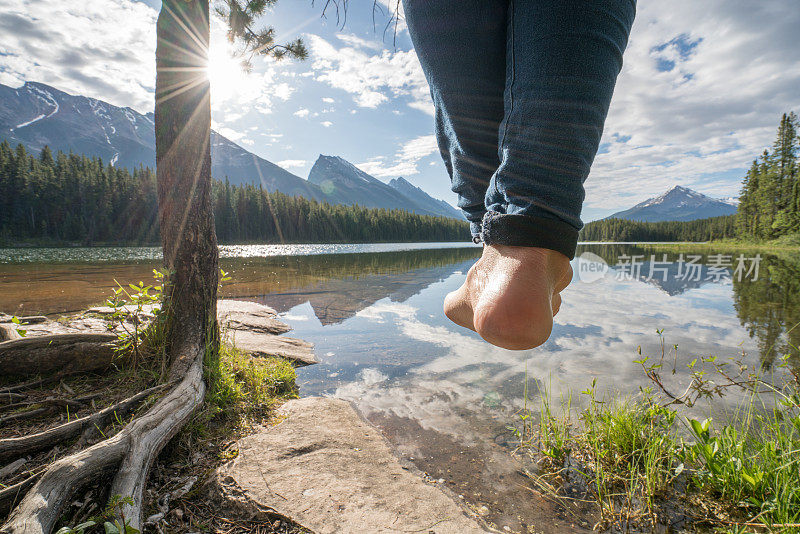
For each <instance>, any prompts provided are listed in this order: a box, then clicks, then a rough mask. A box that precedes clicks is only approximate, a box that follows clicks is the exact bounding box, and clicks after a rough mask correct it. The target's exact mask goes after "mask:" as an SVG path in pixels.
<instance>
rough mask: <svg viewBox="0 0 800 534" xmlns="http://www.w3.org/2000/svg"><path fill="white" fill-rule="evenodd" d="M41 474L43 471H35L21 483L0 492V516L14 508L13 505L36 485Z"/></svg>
mask: <svg viewBox="0 0 800 534" xmlns="http://www.w3.org/2000/svg"><path fill="white" fill-rule="evenodd" d="M42 473H44V469H40V470H38V471H36V472H35V473H33V474H32V475H30V476H29V477H28V478H26V479H25V480H22V481H21V482H17V483H16V484H14V485H12V486H8V487H6V488H3V489H2V490H0V514H7V513H8V512H9V510H11V507H12V506H14V503H15V502H17V501H18V500H19V499H20V497H22V495H24V494H25V492H26V491H28V490H29V489H30V488H31V487H32V486H33V485H34V484H35V483H36V481H37V480H38V479H39V477H40V476H42Z"/></svg>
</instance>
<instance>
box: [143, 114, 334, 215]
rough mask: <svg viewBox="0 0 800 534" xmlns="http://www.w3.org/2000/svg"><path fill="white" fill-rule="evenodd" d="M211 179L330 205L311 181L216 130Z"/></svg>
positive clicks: (212, 136) (212, 151)
mask: <svg viewBox="0 0 800 534" xmlns="http://www.w3.org/2000/svg"><path fill="white" fill-rule="evenodd" d="M154 146H155V145H154ZM211 176H213V177H214V178H217V179H220V180H221V179H224V178H226V177H227V178H228V179H229V180H230V181H231V183H233V184H247V183H253V184H259V183H260V184H261V185H262V187H264V189H266V190H267V191H280V192H281V193H285V194H287V195H292V196H303V197H306V198H313V199H315V200H329V201H330V199H329V198H328V197H327V196H326V195H325V194H324V193H323V192H322V190H321V189H320V188H319V187H316V186H315V185H314V184H312V183H309V182H308V180H303V179H302V178H300V177H299V176H296V175H294V174H292V173H290V172H289V171H287V170H286V169H284V168H282V167H279V166H277V165H275V164H274V163H272V162H271V161H267V160H265V159H264V158H261V157H259V156H256V155H255V154H253V153H252V152H248V151H247V150H245V149H244V148H242V147H241V146H239V145H237V144H236V143H234V142H233V141H231V140H230V139H227V138H225V137H224V136H223V135H221V134H219V133H217V132H215V131H214V130H211Z"/></svg>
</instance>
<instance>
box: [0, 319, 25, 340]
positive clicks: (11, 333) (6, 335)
mask: <svg viewBox="0 0 800 534" xmlns="http://www.w3.org/2000/svg"><path fill="white" fill-rule="evenodd" d="M21 337H22V336H20V335H19V332H17V325H15V324H14V323H6V324H0V341H8V340H11V339H19V338H21Z"/></svg>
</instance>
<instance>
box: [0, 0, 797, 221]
mask: <svg viewBox="0 0 800 534" xmlns="http://www.w3.org/2000/svg"><path fill="white" fill-rule="evenodd" d="M796 2H797V0H763V1H759V2H754V1H752V0H703V1H697V0H670V1H669V2H657V1H653V0H643V1H640V2H639V7H638V13H637V18H636V22H635V23H634V27H633V31H632V33H631V37H630V42H629V45H628V49H627V51H626V53H625V59H624V66H623V70H622V73H621V74H620V77H619V79H618V83H617V88H616V91H615V94H614V99H613V101H612V103H611V109H610V111H609V116H608V120H607V121H606V125H605V130H604V134H603V139H602V142H601V146H600V151H599V153H598V155H597V158H596V159H595V162H594V165H593V167H592V171H591V173H590V175H589V178H588V180H587V182H586V201H585V204H584V211H583V218H584V220H585V221H589V220H594V219H597V218H601V217H604V216H607V215H609V214H611V213H613V212H615V211H619V210H622V209H626V208H629V207H631V206H633V205H634V204H636V203H638V202H641V201H643V200H646V199H647V198H650V197H653V196H657V195H659V194H661V193H663V192H664V191H666V190H667V189H669V188H671V187H672V186H674V185H682V186H685V187H690V188H692V189H695V190H697V191H700V192H701V193H705V194H707V195H710V196H714V197H729V196H737V195H738V192H739V189H740V185H741V178H742V176H743V174H744V171H745V169H746V167H748V166H749V164H750V162H751V161H752V160H753V158H754V157H756V156H757V155H758V154H759V153H760V152H761V151H762V150H763V149H764V148H765V147H767V146H769V145H770V144H771V143H772V141H773V139H774V136H775V131H776V128H777V124H778V121H779V120H780V116H781V114H782V113H784V112H788V111H791V110H794V111H800V59H798V50H800V33H798V28H800V9H797V4H796ZM389 4H390V5H391V6H394V5H395V2H394V0H379V1H378V8H379V9H378V10H374V9H373V1H372V0H350V2H349V7H348V10H347V17H346V20H342V19H341V18H340V19H339V20H338V21H337V18H336V13H335V11H334V10H333V9H332V8H331V7H329V8H328V11H327V13H323V7H324V5H325V2H324V0H317V1H316V2H312V1H311V0H282V1H280V2H278V4H277V5H276V7H275V8H274V9H273V10H272V11H270V12H269V13H268V14H267V15H266V16H265V17H263V19H262V20H261V21H259V22H260V23H261V24H262V25H271V26H274V27H275V29H276V30H277V35H278V39H279V41H288V40H290V39H293V38H296V37H302V38H303V40H304V41H305V43H306V45H307V47H308V49H309V51H310V57H309V58H308V59H307V60H306V61H303V62H293V61H285V60H284V61H281V62H275V61H272V60H267V59H262V58H257V59H255V61H254V69H253V71H252V72H251V73H249V74H246V73H243V72H242V71H241V70H240V69H239V67H238V66H237V63H236V61H235V60H233V59H231V58H230V54H229V49H228V45H227V43H226V41H225V38H224V29H223V26H222V24H221V23H220V21H218V20H216V19H214V20H212V47H211V52H210V67H209V75H210V78H211V83H212V120H213V126H214V128H216V129H217V130H219V131H220V133H222V134H223V135H225V136H226V137H228V138H230V139H231V140H233V141H235V142H236V143H239V144H241V145H242V146H243V147H245V148H246V149H247V150H250V151H251V152H254V153H256V154H258V155H259V156H262V157H264V158H266V159H268V160H270V161H273V162H275V163H277V164H278V165H281V166H282V167H284V168H285V169H287V170H289V171H290V172H293V173H295V174H297V175H298V176H300V177H302V178H306V177H307V176H308V171H309V170H310V169H311V166H312V165H313V164H314V161H315V160H316V158H317V156H318V155H319V154H326V155H337V156H341V157H343V158H344V159H346V160H348V161H350V162H352V163H354V164H355V165H357V166H358V167H360V168H361V169H363V170H364V171H366V172H369V173H370V174H372V175H374V176H376V177H377V178H379V179H381V180H383V181H389V180H390V179H392V178H395V177H397V176H403V177H404V178H406V179H407V180H409V181H410V182H411V183H413V184H414V185H417V186H419V187H421V188H422V189H423V190H425V191H426V192H428V193H429V194H431V195H432V196H434V197H437V198H441V199H444V200H446V201H448V202H450V203H451V204H455V201H456V198H455V195H454V194H453V193H452V192H450V190H449V179H448V177H447V173H446V171H445V168H444V166H443V164H442V162H441V159H440V156H439V153H438V150H437V148H436V143H435V139H434V136H433V106H432V103H431V100H430V97H429V94H428V86H427V83H426V81H425V76H424V74H423V72H422V69H421V67H420V65H419V62H418V60H417V58H416V55H415V53H414V49H413V46H412V44H411V41H410V39H409V36H408V32H407V30H406V29H405V26H404V24H403V22H402V13H401V18H400V22H399V24H398V25H397V30H396V32H395V31H394V28H390V29H389V30H388V31H386V32H384V29H385V26H386V23H387V22H388V21H389V18H390V12H391V7H390V5H389ZM159 7H160V3H159V2H158V1H157V0H84V1H81V2H77V1H75V0H0V35H1V36H2V37H0V83H3V84H5V85H11V86H15V87H16V86H19V85H21V84H22V83H23V82H24V81H39V82H43V83H47V84H50V85H53V86H54V87H56V88H58V89H61V90H64V91H67V92H70V93H73V94H82V95H85V96H90V97H94V98H98V99H102V100H106V101H108V102H111V103H112V104H115V105H118V106H131V107H133V108H135V109H137V110H139V111H141V112H147V111H152V109H153V91H154V80H155V66H154V50H155V20H156V17H157V14H158V11H157V10H158V8H159Z"/></svg>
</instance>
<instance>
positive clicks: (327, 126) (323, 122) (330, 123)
mask: <svg viewBox="0 0 800 534" xmlns="http://www.w3.org/2000/svg"><path fill="white" fill-rule="evenodd" d="M320 124H321V125H323V126H324V127H325V128H330V127H331V126H333V123H332V122H331V121H322V122H321V123H320Z"/></svg>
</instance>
